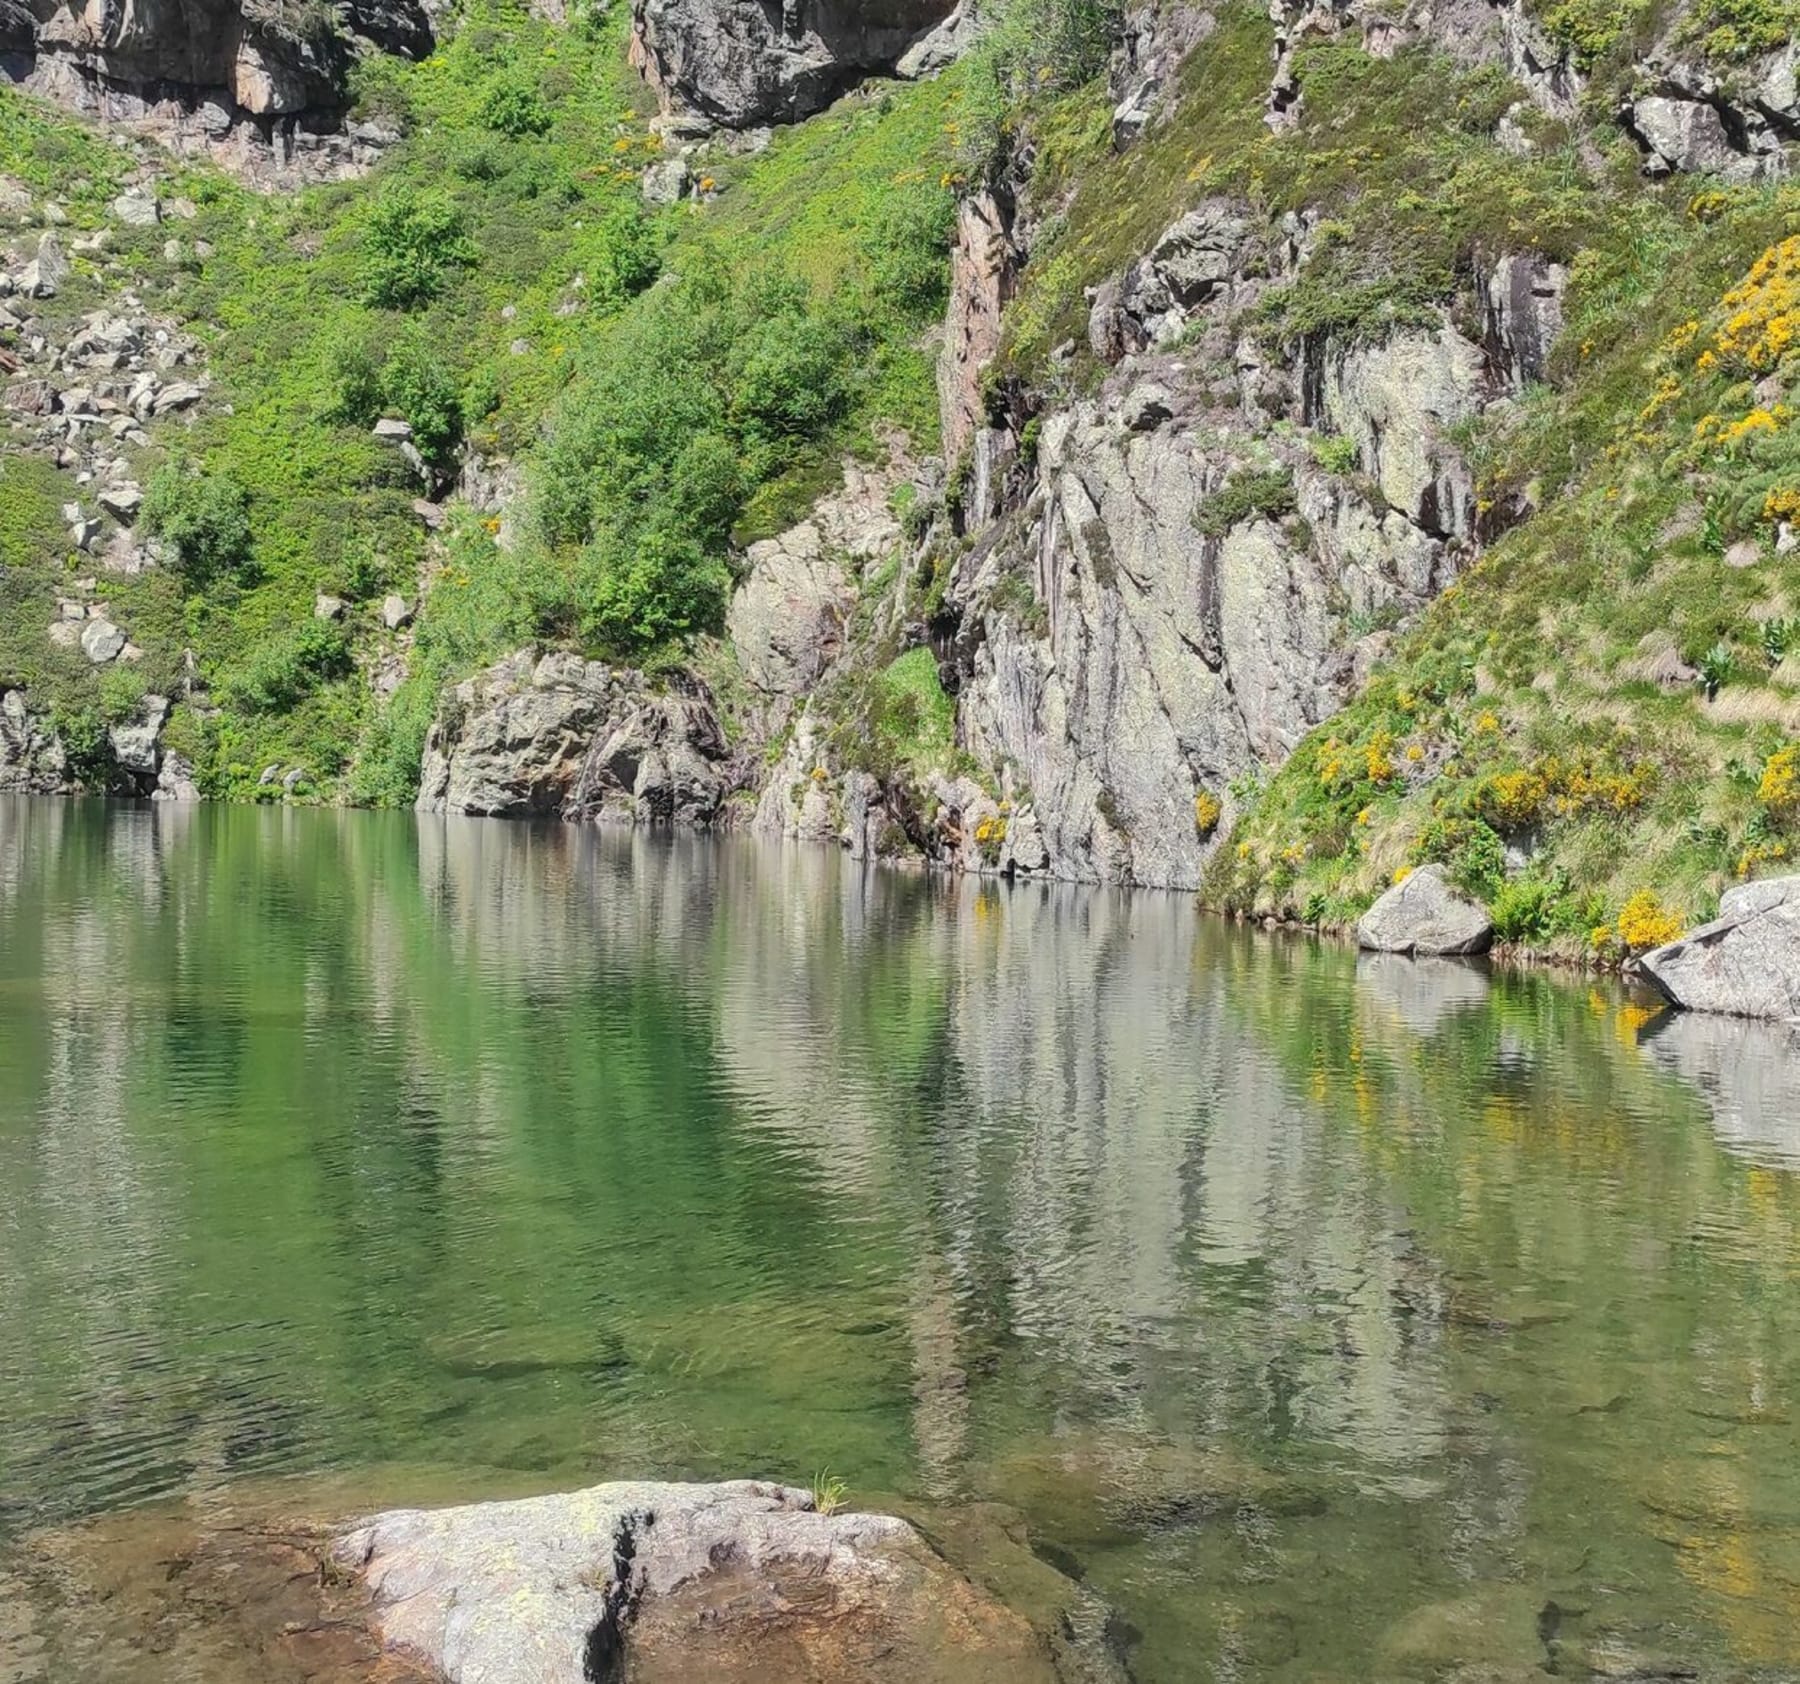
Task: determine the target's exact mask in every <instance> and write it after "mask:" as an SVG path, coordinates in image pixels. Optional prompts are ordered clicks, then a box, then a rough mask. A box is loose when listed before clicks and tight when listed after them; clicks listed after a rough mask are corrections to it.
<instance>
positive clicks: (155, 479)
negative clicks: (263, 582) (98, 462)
mask: <svg viewBox="0 0 1800 1684" xmlns="http://www.w3.org/2000/svg"><path fill="white" fill-rule="evenodd" d="M143 520H144V525H145V528H146V529H147V530H148V531H149V533H150V535H151V536H152V537H153V538H160V539H161V540H162V541H163V542H164V543H165V544H167V545H168V546H169V547H170V548H171V549H172V550H174V552H175V557H176V562H177V564H178V566H179V567H180V570H181V576H182V578H183V580H184V581H185V582H186V583H187V584H188V585H189V586H190V587H194V586H199V585H202V584H205V583H206V582H207V581H209V580H212V579H216V578H219V577H221V576H223V575H226V574H235V575H238V576H240V577H242V576H243V575H245V574H247V573H248V572H249V571H250V565H251V534H250V496H249V493H248V492H246V491H245V490H244V488H243V487H242V486H241V485H239V484H238V483H237V481H236V480H234V479H232V478H231V476H230V475H228V474H202V473H199V472H197V471H196V470H194V469H193V468H191V467H189V466H187V465H186V464H184V463H180V462H169V463H165V464H164V465H163V466H162V467H161V468H159V469H158V470H157V471H156V473H155V474H154V475H153V476H152V477H151V480H150V485H149V487H148V489H147V490H146V491H145V493H144V511H143Z"/></svg>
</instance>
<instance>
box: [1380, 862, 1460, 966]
mask: <svg viewBox="0 0 1800 1684" xmlns="http://www.w3.org/2000/svg"><path fill="white" fill-rule="evenodd" d="M1356 941H1357V945H1358V946H1359V947H1364V948H1367V949H1369V950H1370V951H1371V952H1375V953H1415V954H1467V953H1485V952H1487V950H1488V949H1489V948H1490V947H1492V946H1493V945H1494V921H1493V920H1492V919H1491V918H1490V917H1488V915H1487V913H1486V912H1484V911H1483V910H1482V909H1481V908H1480V907H1479V906H1477V905H1476V904H1475V903H1474V902H1473V901H1471V900H1469V899H1467V898H1466V897H1465V896H1463V895H1461V894H1459V893H1458V892H1457V891H1456V890H1455V889H1453V888H1452V887H1451V886H1450V884H1449V882H1448V881H1447V880H1446V879H1445V877H1444V873H1443V870H1442V868H1441V867H1439V866H1435V865H1422V866H1420V867H1419V869H1418V870H1417V871H1415V872H1413V873H1411V875H1409V876H1408V877H1407V878H1406V880H1405V881H1404V882H1402V883H1396V884H1395V885H1394V887H1393V888H1391V889H1389V890H1388V892H1387V893H1386V894H1385V895H1383V896H1382V897H1381V899H1380V900H1378V901H1376V903H1375V904H1374V905H1373V906H1372V907H1370V908H1369V910H1368V911H1367V912H1365V913H1364V914H1363V915H1362V922H1361V923H1359V924H1358V925H1357V926H1356Z"/></svg>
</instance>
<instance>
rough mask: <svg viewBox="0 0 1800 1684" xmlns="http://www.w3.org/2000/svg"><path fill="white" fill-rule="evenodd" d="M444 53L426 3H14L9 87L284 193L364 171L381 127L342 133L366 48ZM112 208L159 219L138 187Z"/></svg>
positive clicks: (0, 62)
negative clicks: (436, 48) (307, 180)
mask: <svg viewBox="0 0 1800 1684" xmlns="http://www.w3.org/2000/svg"><path fill="white" fill-rule="evenodd" d="M432 42H433V35H432V28H431V20H430V16H429V13H428V11H427V8H426V6H425V5H424V4H423V3H422V0H354V3H352V4H349V5H347V6H344V7H340V8H337V10H336V12H335V15H334V14H332V13H330V12H322V13H313V12H307V11H305V10H304V9H301V8H288V7H283V6H280V5H272V4H266V3H264V0H179V3H178V0H137V3H135V4H132V5H124V6H113V7H106V8H94V7H84V6H83V5H81V4H79V3H78V0H13V3H12V4H11V5H9V6H8V7H7V9H6V11H5V12H4V13H0V76H4V77H5V78H6V79H8V80H11V81H15V82H21V83H23V84H24V85H25V86H26V87H28V88H30V89H31V90H32V91H33V92H35V93H39V94H42V95H44V96H45V97H47V98H50V99H54V100H57V101H58V102H60V103H62V104H65V105H69V106H72V107H74V108H75V109H77V110H80V111H83V112H87V113H89V114H91V115H93V116H97V117H102V118H105V119H108V120H111V121H124V122H131V123H134V124H136V125H139V126H140V127H141V128H142V129H143V130H144V131H145V132H147V133H149V134H151V135H153V136H154V137H155V138H156V139H158V140H161V141H163V142H164V143H165V144H167V145H169V146H170V148H171V149H172V150H175V151H180V152H205V153H208V154H210V155H211V156H212V157H214V158H215V159H216V160H217V161H218V162H220V163H222V164H224V165H226V166H227V167H233V168H241V169H243V170H244V171H245V173H248V174H252V175H256V176H259V177H261V178H263V179H266V180H269V181H270V182H271V183H273V182H274V181H276V180H280V179H292V178H294V177H295V176H307V175H313V176H318V177H329V176H334V175H341V174H346V173H356V172H357V171H358V170H360V169H361V168H366V167H367V164H368V163H369V162H371V161H372V159H373V150H371V145H370V141H371V135H370V134H369V132H368V130H369V126H368V125H348V126H346V125H344V123H343V115H344V112H345V110H346V108H347V106H348V105H349V95H348V92H347V77H348V72H349V69H350V66H351V63H352V59H353V57H354V53H355V51H356V49H357V47H358V46H359V45H361V44H367V45H371V46H375V47H379V48H381V49H382V50H384V51H388V52H397V53H404V54H406V55H408V56H411V57H421V56H423V55H424V54H425V53H428V52H429V51H430V50H431V46H432ZM358 129H361V130H364V131H365V132H364V133H362V134H360V135H359V134H358V133H356V132H355V131H356V130H358ZM376 149H378V148H376ZM113 209H114V213H115V215H117V216H118V217H119V219H120V220H121V221H124V222H126V223H128V224H133V225H141V226H148V225H149V224H151V223H153V222H155V221H156V220H158V218H159V215H160V211H159V207H158V206H157V204H156V201H155V197H154V195H153V194H149V193H146V192H142V191H138V190H133V191H132V192H128V193H127V194H126V195H124V196H123V197H122V198H121V199H120V200H118V201H116V202H115V204H114V207H113Z"/></svg>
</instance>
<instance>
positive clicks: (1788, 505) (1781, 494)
mask: <svg viewBox="0 0 1800 1684" xmlns="http://www.w3.org/2000/svg"><path fill="white" fill-rule="evenodd" d="M1762 517H1763V519H1764V520H1766V521H1768V522H1769V524H1770V525H1774V523H1775V522H1776V521H1781V520H1793V519H1795V518H1796V517H1800V488H1796V487H1794V486H1791V485H1777V486H1775V487H1773V488H1772V489H1771V490H1770V491H1769V493H1768V495H1767V496H1765V497H1764V498H1763V510H1762Z"/></svg>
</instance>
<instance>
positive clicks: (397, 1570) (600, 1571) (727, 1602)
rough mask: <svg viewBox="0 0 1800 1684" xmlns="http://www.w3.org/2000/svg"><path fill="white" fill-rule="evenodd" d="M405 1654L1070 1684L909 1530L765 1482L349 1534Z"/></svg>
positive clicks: (447, 1662) (469, 1662) (811, 1677)
mask: <svg viewBox="0 0 1800 1684" xmlns="http://www.w3.org/2000/svg"><path fill="white" fill-rule="evenodd" d="M333 1554H334V1556H335V1558H336V1559H337V1561H338V1562H339V1563H340V1564H341V1565H343V1566H345V1567H347V1568H350V1569H352V1570H354V1571H355V1572H357V1573H359V1574H361V1575H362V1577H363V1578H364V1580H365V1581H366V1583H367V1585H368V1588H369V1591H370V1593H371V1594H372V1596H373V1599H374V1619H375V1622H376V1625H377V1628H378V1630H379V1632H380V1635H381V1640H382V1642H383V1644H384V1645H385V1646H386V1647H387V1648H388V1650H389V1651H390V1652H392V1653H395V1654H396V1655H398V1656H400V1657H404V1658H407V1659H411V1660H423V1661H425V1662H426V1663H428V1664H429V1665H430V1666H432V1667H433V1668H434V1669H435V1670H437V1671H439V1672H441V1673H442V1674H443V1676H444V1677H445V1678H446V1679H447V1680H449V1684H492V1681H498V1680H502V1679H504V1680H506V1681H507V1684H584V1681H593V1684H606V1681H608V1680H616V1679H623V1678H626V1677H629V1678H630V1679H631V1680H632V1684H700V1681H701V1680H705V1681H707V1684H750V1681H752V1680H765V1679H772V1678H779V1679H781V1680H783V1681H784V1684H828V1681H829V1684H848V1681H851V1680H855V1681H857V1684H901V1681H903V1680H904V1681H905V1684H964V1681H967V1684H1052V1681H1053V1680H1054V1679H1055V1678H1056V1676H1057V1674H1056V1670H1055V1667H1054V1666H1053V1664H1052V1662H1051V1660H1050V1657H1049V1654H1048V1651H1047V1649H1046V1648H1045V1647H1044V1645H1043V1643H1042V1642H1041V1641H1040V1639H1039V1638H1038V1636H1037V1635H1036V1634H1035V1633H1034V1632H1033V1630H1032V1628H1031V1626H1030V1625H1029V1624H1028V1623H1027V1621H1026V1620H1025V1619H1023V1618H1022V1617H1021V1616H1020V1615H1018V1614H1015V1613H1013V1612H1012V1611H1011V1610H1009V1609H1007V1608H1006V1607H1004V1606H1003V1605H1002V1604H1000V1603H999V1602H997V1601H995V1600H994V1599H993V1598H991V1597H989V1596H988V1595H986V1594H985V1593H984V1592H982V1591H980V1590H978V1589H976V1587H975V1586H974V1585H973V1584H971V1583H970V1582H969V1581H968V1580H967V1579H965V1578H964V1577H962V1576H961V1575H960V1574H958V1573H957V1572H956V1571H955V1570H954V1569H952V1568H951V1567H950V1566H949V1565H948V1564H947V1563H946V1562H945V1561H944V1560H943V1559H942V1558H941V1557H940V1556H938V1555H937V1554H936V1552H935V1551H933V1550H932V1549H931V1548H930V1547H929V1546H928V1545H926V1543H925V1542H924V1541H923V1539H921V1538H920V1537H919V1535H918V1534H917V1533H916V1532H915V1531H914V1530H913V1529H912V1527H911V1526H909V1525H908V1524H907V1523H906V1522H905V1521H904V1520H900V1519H898V1518H896V1517H895V1516H892V1515H869V1514H831V1515H826V1514H820V1513H818V1512H817V1511H816V1510H815V1509H814V1507H813V1504H812V1501H811V1499H810V1497H809V1496H808V1495H807V1493H805V1492H804V1491H799V1490H795V1489H793V1488H791V1487H787V1486H780V1485H765V1484H761V1483H759V1482H755V1481H750V1480H737V1481H730V1482H727V1483H723V1484H718V1485H676V1484H661V1483H650V1482H628V1483H620V1484H612V1485H597V1486H594V1487H592V1488H591V1489H589V1490H586V1491H577V1492H571V1493H568V1494H564V1495H558V1496H549V1497H533V1498H527V1499H525V1500H522V1501H519V1502H505V1503H478V1504H471V1505H468V1506H464V1507H460V1508H447V1509H404V1510H397V1511H394V1512H392V1513H388V1514H382V1515H377V1516H376V1517H375V1518H374V1519H372V1520H368V1521H365V1522H363V1523H361V1524H359V1525H358V1526H356V1527H355V1528H354V1529H353V1530H351V1531H349V1532H347V1533H345V1534H344V1535H343V1536H342V1537H341V1538H340V1539H339V1540H338V1542H337V1544H336V1545H335V1547H334V1550H333Z"/></svg>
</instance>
